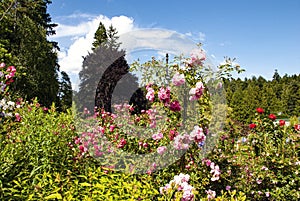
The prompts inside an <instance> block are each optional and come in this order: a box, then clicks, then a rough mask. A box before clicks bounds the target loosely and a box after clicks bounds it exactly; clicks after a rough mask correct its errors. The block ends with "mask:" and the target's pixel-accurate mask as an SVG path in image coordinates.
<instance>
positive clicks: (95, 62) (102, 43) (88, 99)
mask: <svg viewBox="0 0 300 201" xmlns="http://www.w3.org/2000/svg"><path fill="white" fill-rule="evenodd" d="M104 30H106V29H105V27H104V25H103V24H102V23H100V24H99V27H98V29H97V31H96V33H95V36H94V39H95V40H94V43H93V49H92V50H93V52H91V53H89V54H88V55H87V56H86V57H84V61H83V63H82V69H81V71H80V72H79V79H80V84H79V91H78V93H76V97H75V100H76V101H77V102H76V106H77V108H78V110H79V111H83V110H84V108H87V109H88V110H89V111H91V112H93V111H94V107H95V95H96V88H97V86H98V84H99V81H100V80H101V78H102V76H103V74H104V72H105V71H106V70H107V69H108V68H109V67H110V66H111V65H112V64H113V63H115V62H116V61H117V60H119V59H120V58H123V59H125V58H124V56H125V51H123V50H119V49H118V48H119V45H120V44H119V43H118V42H117V39H118V37H117V35H116V34H117V32H116V30H115V29H114V28H113V27H112V26H111V27H110V29H109V31H107V32H105V33H104V32H103V31H104ZM101 37H102V38H101ZM137 80H138V79H137V78H136V77H134V76H133V75H131V74H129V73H128V74H127V75H125V76H123V77H122V79H121V80H119V82H118V83H117V85H116V86H115V88H114V91H113V92H114V95H113V97H112V102H114V103H116V102H124V101H128V102H129V100H128V94H133V92H134V91H135V90H136V89H137V88H138V84H137ZM111 82H112V80H111Z"/></svg>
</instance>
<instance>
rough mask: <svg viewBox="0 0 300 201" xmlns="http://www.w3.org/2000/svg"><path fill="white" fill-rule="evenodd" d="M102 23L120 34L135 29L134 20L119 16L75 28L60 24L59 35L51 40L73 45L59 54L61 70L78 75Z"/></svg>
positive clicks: (102, 17) (100, 18) (96, 19)
mask: <svg viewBox="0 0 300 201" xmlns="http://www.w3.org/2000/svg"><path fill="white" fill-rule="evenodd" d="M100 21H101V22H102V23H103V24H104V26H105V27H109V26H110V25H111V24H112V25H113V26H114V27H115V28H116V29H117V31H118V33H119V34H122V33H124V32H127V31H130V30H133V29H134V25H133V19H132V18H129V17H126V16H118V17H113V18H111V19H109V18H108V17H106V16H103V15H100V16H98V17H96V18H94V19H93V20H91V21H87V22H85V23H80V24H78V25H75V26H70V25H62V24H59V26H58V29H57V31H56V32H57V34H56V35H55V36H53V37H52V38H50V39H61V38H68V40H71V42H72V44H71V45H70V46H69V47H68V49H67V50H65V51H61V52H60V53H59V64H60V66H61V70H63V71H66V72H68V73H78V72H79V71H80V69H81V65H82V61H83V58H82V57H83V56H86V55H87V54H88V52H89V51H90V50H91V47H92V43H93V40H94V34H95V32H96V30H97V28H98V26H99V23H100Z"/></svg>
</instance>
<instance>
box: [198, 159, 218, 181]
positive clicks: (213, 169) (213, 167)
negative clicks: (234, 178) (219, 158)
mask: <svg viewBox="0 0 300 201" xmlns="http://www.w3.org/2000/svg"><path fill="white" fill-rule="evenodd" d="M202 162H204V163H205V164H206V166H209V167H210V168H211V170H210V173H211V174H212V175H213V176H212V178H211V180H212V181H217V180H219V179H220V175H221V171H220V168H219V166H218V165H216V164H215V163H214V162H211V161H210V160H209V159H203V161H202Z"/></svg>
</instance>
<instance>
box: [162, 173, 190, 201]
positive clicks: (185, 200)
mask: <svg viewBox="0 0 300 201" xmlns="http://www.w3.org/2000/svg"><path fill="white" fill-rule="evenodd" d="M189 179H190V175H188V174H182V173H180V174H179V175H176V176H174V179H173V180H171V181H170V182H169V183H168V184H166V185H165V186H164V187H160V189H159V191H160V193H161V194H167V193H168V191H169V190H170V189H173V190H177V191H179V192H180V191H182V192H183V194H182V197H181V201H190V200H195V195H194V192H193V191H194V187H193V186H191V185H189V183H188V181H189Z"/></svg>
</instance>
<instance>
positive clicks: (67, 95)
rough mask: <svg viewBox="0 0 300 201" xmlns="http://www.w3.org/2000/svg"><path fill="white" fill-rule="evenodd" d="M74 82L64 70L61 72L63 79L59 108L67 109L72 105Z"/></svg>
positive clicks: (60, 88)
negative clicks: (72, 82)
mask: <svg viewBox="0 0 300 201" xmlns="http://www.w3.org/2000/svg"><path fill="white" fill-rule="evenodd" d="M72 96H73V91H72V84H71V80H70V77H69V76H68V74H67V73H66V72H64V71H62V72H61V81H60V87H59V100H60V101H59V103H60V104H59V110H60V111H66V110H67V109H68V108H70V107H71V106H72Z"/></svg>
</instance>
